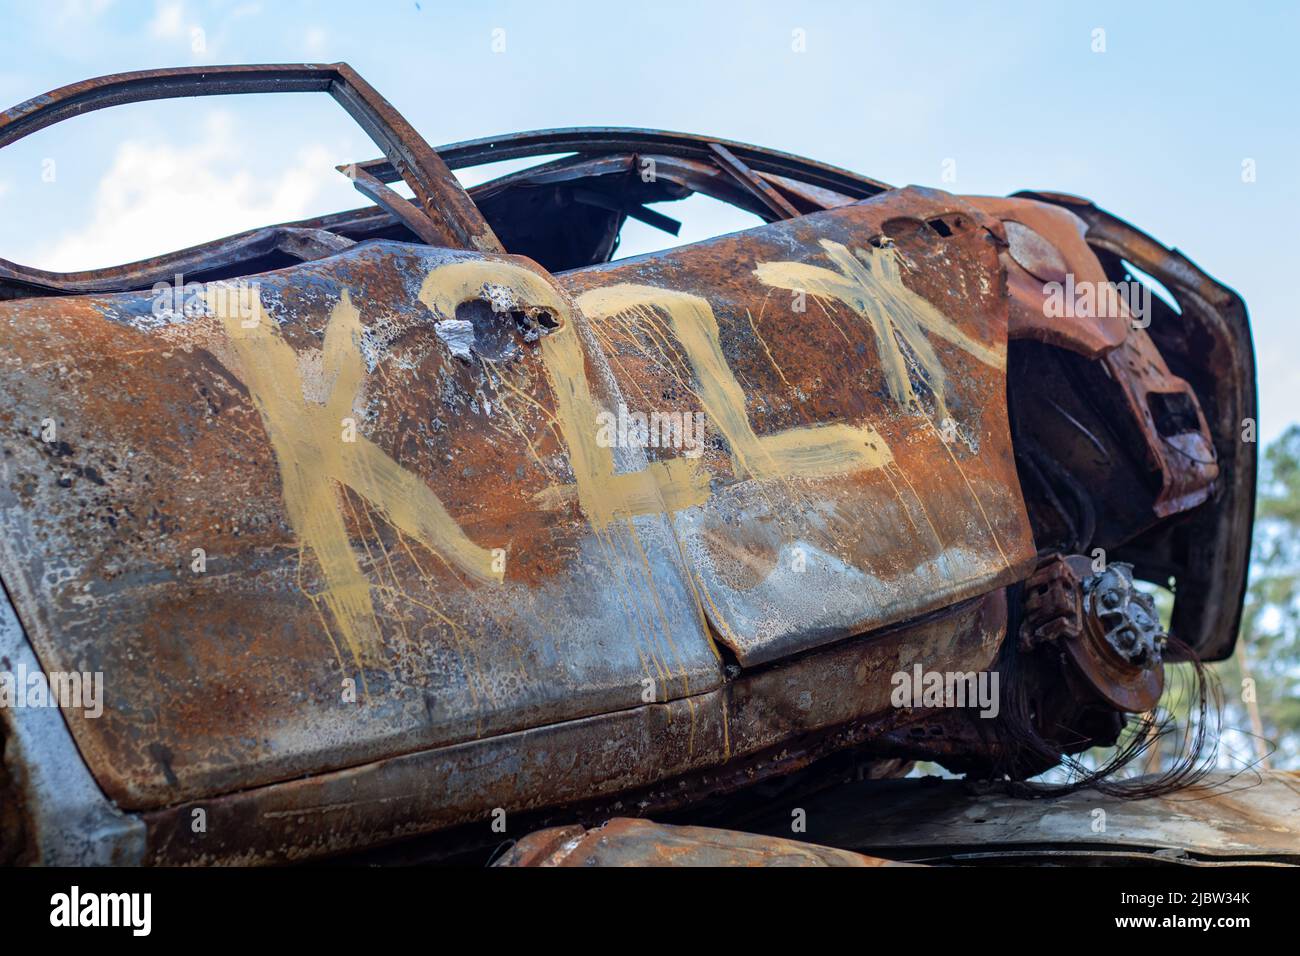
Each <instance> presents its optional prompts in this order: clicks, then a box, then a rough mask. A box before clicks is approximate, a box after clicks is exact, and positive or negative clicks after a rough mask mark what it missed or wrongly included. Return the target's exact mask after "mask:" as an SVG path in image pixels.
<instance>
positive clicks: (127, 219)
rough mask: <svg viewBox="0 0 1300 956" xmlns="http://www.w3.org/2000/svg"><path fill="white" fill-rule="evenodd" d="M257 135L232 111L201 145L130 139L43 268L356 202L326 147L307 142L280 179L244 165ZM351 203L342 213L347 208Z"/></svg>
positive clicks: (136, 255)
mask: <svg viewBox="0 0 1300 956" xmlns="http://www.w3.org/2000/svg"><path fill="white" fill-rule="evenodd" d="M250 139H251V138H250V137H248V136H244V135H240V130H238V129H237V127H236V124H235V121H234V119H233V117H232V116H231V115H230V114H229V113H225V112H213V113H211V114H209V115H208V117H207V120H206V124H205V129H204V135H203V137H202V138H201V139H200V140H199V141H198V142H196V143H195V144H194V145H190V146H183V147H177V146H173V145H169V144H156V143H147V142H142V141H138V140H128V141H127V142H124V143H123V144H122V145H121V146H120V147H119V148H118V151H117V154H116V156H115V157H114V161H113V165H112V167H111V168H110V169H109V171H108V172H107V173H106V174H105V176H104V178H103V179H101V180H100V183H99V186H98V187H97V189H96V193H95V198H94V200H93V204H92V206H91V210H90V215H89V216H88V217H87V219H86V222H85V224H84V225H82V226H79V227H77V228H76V229H75V230H72V231H69V232H67V233H65V234H64V235H63V236H62V237H60V238H58V239H56V240H54V241H52V242H51V243H50V244H49V245H48V246H47V247H46V248H45V249H44V250H43V251H42V253H41V254H40V255H39V257H37V258H38V261H39V262H40V265H41V267H42V268H46V269H53V270H55V271H59V272H69V271H76V270H81V269H95V268H103V267H105V266H109V265H121V264H123V263H127V262H133V261H135V260H137V259H144V258H148V257H150V256H156V255H159V254H162V253H165V252H169V251H172V250H176V249H182V248H185V247H187V246H192V245H197V244H198V243H202V242H207V241H209V240H212V239H217V238H220V237H223V236H228V235H231V234H233V233H237V232H243V231H245V230H247V229H254V228H257V227H259V226H267V225H272V224H274V223H279V222H286V221H289V220H293V219H303V218H306V217H308V216H311V215H314V214H317V213H318V212H319V206H320V203H321V201H322V200H323V198H327V197H329V196H330V194H331V193H336V194H339V195H340V196H341V197H348V198H352V194H351V191H350V190H349V189H348V188H347V183H346V180H344V178H343V177H342V176H340V175H339V174H338V172H337V171H336V170H335V169H334V165H335V162H336V158H334V157H332V154H331V151H330V150H329V149H327V148H326V147H325V146H324V145H323V144H321V143H314V144H306V145H304V146H302V147H301V148H300V149H299V150H298V151H297V154H296V155H295V156H294V157H293V158H292V160H290V163H291V164H290V165H286V166H282V167H281V169H280V171H279V172H278V173H277V175H275V176H272V177H262V178H260V177H258V176H256V175H254V173H253V172H252V171H250V170H249V169H248V168H247V167H246V166H245V165H244V164H243V163H242V162H241V160H243V159H244V158H245V153H246V151H245V150H244V149H243V148H242V146H241V144H244V143H248V142H249V141H250ZM346 202H347V200H346V199H344V200H343V202H342V203H340V204H339V205H338V207H337V208H340V209H342V208H347V206H346Z"/></svg>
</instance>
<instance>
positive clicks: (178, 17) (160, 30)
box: [149, 0, 185, 39]
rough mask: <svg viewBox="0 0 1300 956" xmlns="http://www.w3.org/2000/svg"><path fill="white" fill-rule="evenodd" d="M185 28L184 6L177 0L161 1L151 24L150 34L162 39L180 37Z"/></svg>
mask: <svg viewBox="0 0 1300 956" xmlns="http://www.w3.org/2000/svg"><path fill="white" fill-rule="evenodd" d="M184 26H185V6H184V4H181V3H179V2H177V0H161V2H160V3H159V4H158V7H157V11H156V12H155V14H154V18H153V20H151V21H150V22H149V32H150V33H151V34H152V35H154V36H156V37H159V38H160V39H165V38H169V37H178V36H180V35H181V30H182V29H183V28H184Z"/></svg>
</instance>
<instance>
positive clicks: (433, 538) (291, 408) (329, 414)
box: [212, 291, 502, 664]
mask: <svg viewBox="0 0 1300 956" xmlns="http://www.w3.org/2000/svg"><path fill="white" fill-rule="evenodd" d="M212 304H213V305H215V306H216V308H215V309H214V311H215V312H216V313H217V316H218V318H219V319H220V320H221V323H222V326H223V327H224V329H225V332H226V336H227V340H228V342H229V344H230V346H231V348H232V350H233V354H234V360H235V363H236V364H237V366H238V367H237V368H236V369H232V371H234V372H235V373H236V374H237V375H238V376H239V378H240V379H241V380H242V381H243V383H244V385H245V386H246V387H247V388H248V391H249V394H250V395H251V396H252V399H253V402H254V404H255V405H256V406H257V409H258V411H259V412H260V413H261V416H262V421H263V424H264V425H265V427H266V431H267V435H268V436H269V438H270V441H271V446H272V448H273V449H274V450H275V456H276V461H277V462H278V463H279V467H280V481H281V485H282V493H283V496H284V505H285V513H286V515H287V516H288V518H289V522H290V524H291V525H292V526H293V529H294V531H295V532H296V533H297V535H298V540H299V546H300V547H301V548H302V549H303V550H304V551H310V552H311V553H312V554H313V555H314V556H315V558H316V561H317V563H318V564H319V565H320V569H321V574H322V576H323V578H324V588H323V590H322V592H321V593H320V594H319V595H318V598H319V600H320V601H321V602H322V603H323V604H324V605H325V607H326V609H328V611H329V615H330V618H331V619H332V620H333V622H334V626H335V627H336V628H337V630H338V632H339V633H340V635H341V636H342V638H343V642H344V644H345V645H346V646H347V648H348V650H349V651H350V652H351V654H352V657H353V659H354V660H355V661H356V662H357V663H358V664H362V663H374V662H376V661H377V660H378V655H379V649H380V635H379V625H378V622H377V620H376V618H375V611H374V605H373V603H372V601H371V595H370V581H369V579H368V578H367V577H366V575H365V574H363V573H362V571H361V567H360V565H359V563H358V561H357V557H356V554H355V553H354V551H353V549H352V545H351V541H350V539H349V536H348V530H347V525H346V524H345V522H344V520H343V514H342V510H341V502H340V492H339V489H338V488H337V487H336V485H339V484H342V485H346V486H347V487H349V488H351V489H352V490H353V491H355V492H356V493H357V494H359V495H360V496H361V497H363V498H365V499H366V500H367V501H368V502H370V504H371V505H373V506H374V507H375V508H376V509H378V511H379V512H380V513H381V514H382V515H383V516H384V518H385V519H386V520H387V521H388V522H389V523H390V524H391V525H393V526H394V527H395V528H397V529H399V530H400V531H401V532H403V533H404V534H407V535H409V536H410V537H411V538H413V539H414V540H416V541H418V542H419V543H420V544H422V545H424V546H425V547H426V548H428V549H429V550H430V551H433V552H436V553H437V554H439V555H441V556H442V557H443V558H445V559H446V560H447V561H448V562H450V563H451V564H453V565H455V566H456V567H458V568H460V569H461V570H462V571H464V572H465V573H466V574H468V575H469V576H470V577H472V578H474V579H476V580H480V581H492V580H497V581H499V580H501V577H502V574H501V572H500V571H496V570H493V566H492V552H491V551H490V550H488V549H486V548H481V547H479V546H478V545H476V544H475V543H474V542H472V541H471V540H469V538H467V537H466V536H465V533H464V532H463V531H461V529H460V527H459V525H457V524H456V522H455V520H454V519H453V518H452V517H451V515H449V514H448V513H447V510H446V508H444V507H443V504H442V502H441V501H439V500H438V497H437V496H436V495H435V494H434V493H433V492H432V491H431V490H430V489H429V487H428V486H427V485H426V484H425V483H424V482H423V481H422V480H421V479H420V478H419V477H418V476H416V475H413V474H411V473H410V472H408V471H406V470H405V469H403V468H402V467H401V466H400V465H398V464H397V462H395V461H393V459H392V458H390V457H389V456H388V455H387V454H386V453H385V452H384V451H383V450H382V449H381V448H379V447H378V446H377V445H375V444H373V443H372V442H370V441H369V440H368V439H366V438H365V437H364V436H362V435H359V434H357V435H355V436H352V437H353V440H351V441H349V440H347V430H346V429H345V426H344V419H347V418H351V417H353V411H352V406H353V403H354V401H355V400H356V395H357V391H358V389H359V388H360V387H361V384H362V381H363V380H364V378H365V366H364V362H363V359H362V355H361V317H360V314H359V313H358V311H357V309H356V307H355V306H354V305H353V304H352V299H351V297H350V296H349V294H348V293H347V292H346V291H344V293H343V295H342V298H341V299H340V300H339V303H338V305H337V306H336V307H335V308H334V310H333V312H332V313H331V315H330V319H329V324H328V326H327V327H326V330H325V341H324V346H323V348H322V352H321V355H320V361H321V367H322V370H323V373H324V378H325V384H326V389H327V391H326V393H325V395H324V397H323V400H313V399H312V398H309V397H308V396H307V394H306V392H307V385H308V383H306V382H305V381H304V376H303V374H302V370H301V367H300V356H299V353H298V352H297V351H295V349H294V348H293V346H291V345H290V344H289V343H288V342H286V341H285V340H284V339H283V338H282V337H281V336H280V334H279V332H278V330H277V327H276V324H275V322H274V321H273V320H272V319H270V318H269V317H268V316H267V315H266V314H265V312H264V311H263V309H262V304H261V302H260V300H259V301H256V302H255V303H254V307H253V309H252V312H251V315H250V314H249V313H248V311H246V310H240V311H234V310H229V309H227V307H226V306H225V303H224V301H223V297H215V299H214V301H213V303H212Z"/></svg>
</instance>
